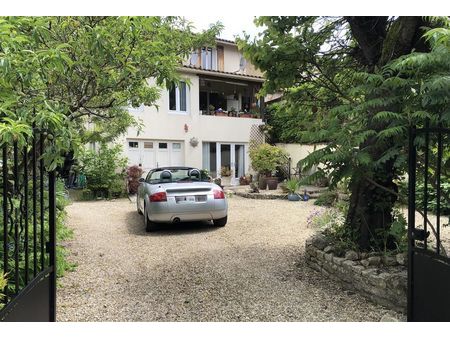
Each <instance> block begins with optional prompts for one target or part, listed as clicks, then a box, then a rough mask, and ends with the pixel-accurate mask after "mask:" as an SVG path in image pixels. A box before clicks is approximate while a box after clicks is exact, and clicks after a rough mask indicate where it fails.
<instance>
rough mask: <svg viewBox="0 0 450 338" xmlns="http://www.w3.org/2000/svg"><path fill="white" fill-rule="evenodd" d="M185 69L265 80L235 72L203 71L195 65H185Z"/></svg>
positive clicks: (260, 77)
mask: <svg viewBox="0 0 450 338" xmlns="http://www.w3.org/2000/svg"><path fill="white" fill-rule="evenodd" d="M183 67H184V68H190V69H196V70H200V71H202V72H208V73H212V74H214V73H219V74H228V75H237V76H244V77H248V78H250V79H258V80H264V78H263V77H262V76H258V75H248V74H239V73H233V72H225V71H222V70H211V69H203V68H201V67H196V66H193V65H183Z"/></svg>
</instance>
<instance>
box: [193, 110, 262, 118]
mask: <svg viewBox="0 0 450 338" xmlns="http://www.w3.org/2000/svg"><path fill="white" fill-rule="evenodd" d="M200 114H201V115H211V116H226V117H240V118H253V119H259V118H261V116H260V113H259V112H257V111H252V112H243V111H240V112H237V111H226V110H216V111H206V110H200Z"/></svg>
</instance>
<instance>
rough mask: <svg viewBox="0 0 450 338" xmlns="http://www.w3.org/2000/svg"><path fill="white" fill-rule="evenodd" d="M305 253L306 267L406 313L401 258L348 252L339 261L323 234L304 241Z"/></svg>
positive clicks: (405, 276) (402, 256)
mask: <svg viewBox="0 0 450 338" xmlns="http://www.w3.org/2000/svg"><path fill="white" fill-rule="evenodd" d="M305 253H306V263H307V265H308V266H309V267H311V268H312V269H314V270H316V271H319V272H321V273H322V274H323V275H325V276H327V277H328V278H330V279H332V280H335V281H337V282H339V283H340V284H341V285H342V286H343V287H344V288H346V289H349V290H351V291H356V292H358V293H360V294H361V295H363V296H364V297H365V298H367V299H369V300H370V301H372V302H374V303H376V304H379V305H382V306H385V307H387V308H389V309H392V310H395V311H398V312H402V313H405V312H406V306H407V270H406V267H405V265H406V261H405V256H404V255H403V254H399V255H397V256H396V257H395V258H394V257H381V256H376V255H370V256H367V254H360V253H357V252H355V251H347V252H346V253H345V256H344V257H339V256H338V255H337V254H335V253H334V252H333V247H332V246H330V245H329V243H328V241H327V239H326V238H325V236H323V235H322V234H317V235H314V236H313V237H312V238H310V239H308V240H307V241H306V248H305Z"/></svg>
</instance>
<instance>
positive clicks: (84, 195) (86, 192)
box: [80, 188, 94, 201]
mask: <svg viewBox="0 0 450 338" xmlns="http://www.w3.org/2000/svg"><path fill="white" fill-rule="evenodd" d="M93 199H94V193H93V192H92V190H91V189H87V188H86V189H83V190H81V195H80V200H82V201H91V200H93Z"/></svg>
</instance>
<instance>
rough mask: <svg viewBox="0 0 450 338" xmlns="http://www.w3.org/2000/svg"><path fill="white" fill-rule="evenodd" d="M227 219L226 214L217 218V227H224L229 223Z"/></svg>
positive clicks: (215, 221) (215, 223)
mask: <svg viewBox="0 0 450 338" xmlns="http://www.w3.org/2000/svg"><path fill="white" fill-rule="evenodd" d="M227 220H228V216H225V217H224V218H218V219H215V220H213V222H214V225H215V226H216V227H224V226H225V224H227Z"/></svg>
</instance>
